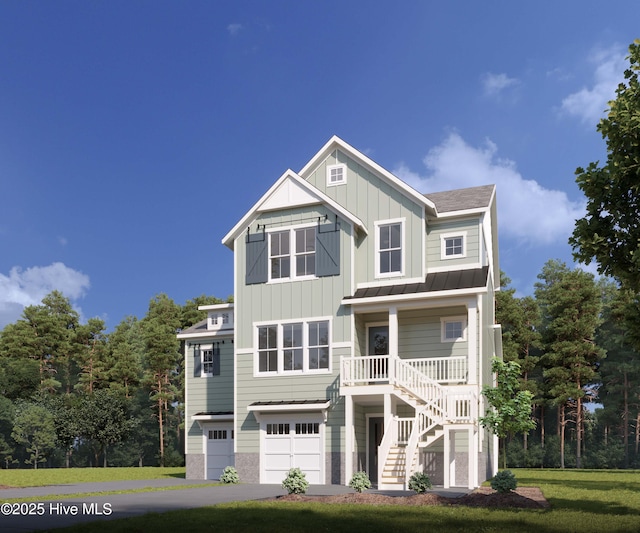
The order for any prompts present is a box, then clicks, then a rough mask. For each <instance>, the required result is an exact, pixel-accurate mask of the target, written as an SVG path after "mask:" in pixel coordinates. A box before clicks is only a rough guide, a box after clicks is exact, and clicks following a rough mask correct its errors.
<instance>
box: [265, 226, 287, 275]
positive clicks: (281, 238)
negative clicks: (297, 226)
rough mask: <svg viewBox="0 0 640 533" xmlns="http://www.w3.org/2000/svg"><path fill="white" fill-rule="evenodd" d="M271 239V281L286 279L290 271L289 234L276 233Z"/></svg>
mask: <svg viewBox="0 0 640 533" xmlns="http://www.w3.org/2000/svg"><path fill="white" fill-rule="evenodd" d="M270 237H271V251H270V255H269V256H270V258H271V279H281V278H288V277H289V275H290V271H291V256H290V252H289V232H288V231H278V232H275V233H271V234H270Z"/></svg>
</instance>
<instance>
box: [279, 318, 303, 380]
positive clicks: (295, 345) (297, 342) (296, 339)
mask: <svg viewBox="0 0 640 533" xmlns="http://www.w3.org/2000/svg"><path fill="white" fill-rule="evenodd" d="M282 344H283V348H284V352H283V353H284V364H283V369H284V370H285V371H288V370H302V369H303V363H302V324H283V326H282Z"/></svg>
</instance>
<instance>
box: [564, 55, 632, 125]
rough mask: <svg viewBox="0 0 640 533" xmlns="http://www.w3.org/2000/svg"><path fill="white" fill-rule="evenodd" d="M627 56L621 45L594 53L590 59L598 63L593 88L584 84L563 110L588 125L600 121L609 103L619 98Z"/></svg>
mask: <svg viewBox="0 0 640 533" xmlns="http://www.w3.org/2000/svg"><path fill="white" fill-rule="evenodd" d="M625 55H626V54H625V53H624V52H623V51H621V50H620V48H619V47H615V48H610V49H607V50H596V51H595V52H593V53H592V54H591V56H590V57H589V62H591V63H593V64H594V65H595V71H594V73H593V85H592V87H590V88H588V87H583V88H582V89H580V90H579V91H577V92H575V93H572V94H570V95H569V96H567V97H566V98H565V99H564V100H562V106H561V109H562V111H564V112H565V113H567V114H569V115H572V116H575V117H577V118H579V119H580V121H581V122H583V123H585V124H589V125H593V124H597V123H598V122H599V121H600V119H601V118H602V117H603V116H604V114H605V111H606V109H607V107H608V102H609V101H610V100H612V99H613V98H615V91H616V88H617V86H618V84H619V83H620V82H622V81H623V80H624V71H625V69H626V68H627V64H626V60H625Z"/></svg>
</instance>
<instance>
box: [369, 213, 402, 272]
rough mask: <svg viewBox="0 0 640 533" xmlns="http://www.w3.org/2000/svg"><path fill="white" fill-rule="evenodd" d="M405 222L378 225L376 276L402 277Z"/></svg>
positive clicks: (379, 223)
mask: <svg viewBox="0 0 640 533" xmlns="http://www.w3.org/2000/svg"><path fill="white" fill-rule="evenodd" d="M403 230H404V221H402V220H397V221H396V220H394V221H388V222H378V223H376V276H377V277H386V276H395V275H402V273H403V268H404V266H403V263H404V250H403V241H404V235H403V233H404V231H403Z"/></svg>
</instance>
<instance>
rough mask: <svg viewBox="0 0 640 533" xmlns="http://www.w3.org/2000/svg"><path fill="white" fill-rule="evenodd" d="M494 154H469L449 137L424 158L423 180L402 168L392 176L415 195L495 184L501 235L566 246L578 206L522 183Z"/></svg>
mask: <svg viewBox="0 0 640 533" xmlns="http://www.w3.org/2000/svg"><path fill="white" fill-rule="evenodd" d="M497 151H498V149H497V146H496V145H495V144H494V143H493V142H491V141H490V140H487V141H486V144H485V146H484V147H480V148H475V147H473V146H470V145H468V144H467V143H466V142H465V141H464V139H462V137H460V135H458V134H457V133H452V134H450V135H449V136H448V137H447V138H446V139H445V140H444V141H443V142H442V143H441V144H440V145H439V146H437V147H435V148H432V149H431V150H429V152H428V154H427V156H426V157H425V158H424V164H425V166H426V167H427V175H426V176H421V175H420V174H418V173H416V172H414V171H412V170H410V169H408V168H407V167H406V166H405V165H401V166H400V167H399V168H397V169H396V170H394V174H395V175H396V176H398V177H399V178H400V179H402V180H404V181H406V182H407V183H408V184H409V185H411V186H412V187H414V188H415V189H417V190H418V191H420V192H438V191H448V190H451V189H459V188H465V187H475V186H478V185H488V184H495V185H496V186H497V196H498V224H499V226H500V233H501V235H504V236H505V237H511V238H514V239H517V240H518V241H519V242H521V243H526V244H530V245H546V244H552V243H559V242H562V241H565V242H566V239H567V238H568V236H569V234H570V233H571V232H572V231H573V227H574V224H575V219H576V218H580V217H582V216H583V214H584V206H583V205H582V204H581V203H579V202H572V201H570V200H569V198H568V197H567V195H566V193H564V192H562V191H557V190H552V189H546V188H544V187H542V186H541V185H540V184H539V183H537V182H536V181H535V180H527V179H525V178H524V177H523V176H522V175H521V174H520V173H519V172H518V170H517V169H516V165H515V163H514V162H513V161H510V160H508V159H500V158H498V157H497V156H496V154H497Z"/></svg>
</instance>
